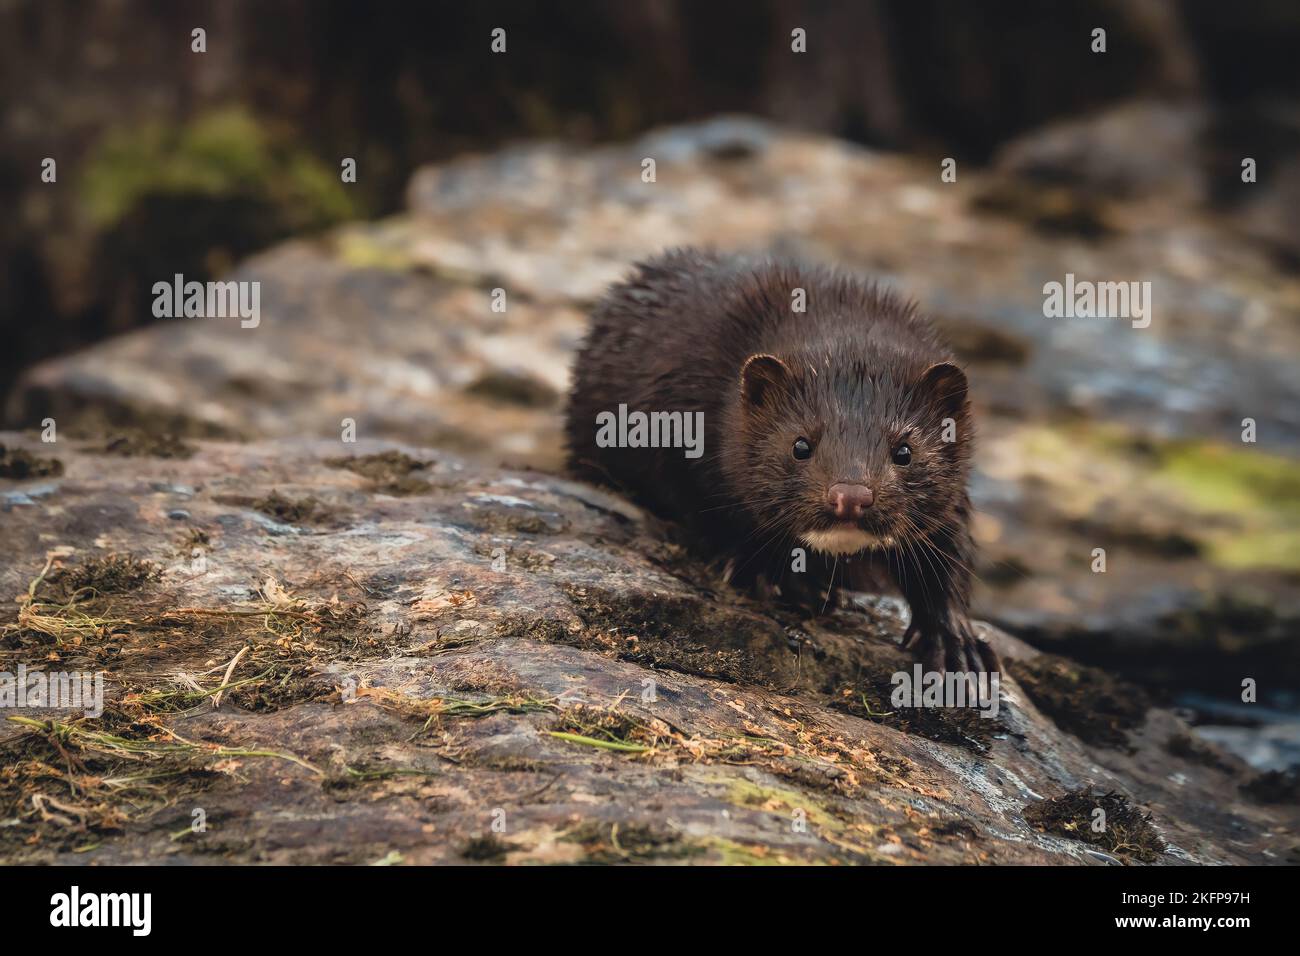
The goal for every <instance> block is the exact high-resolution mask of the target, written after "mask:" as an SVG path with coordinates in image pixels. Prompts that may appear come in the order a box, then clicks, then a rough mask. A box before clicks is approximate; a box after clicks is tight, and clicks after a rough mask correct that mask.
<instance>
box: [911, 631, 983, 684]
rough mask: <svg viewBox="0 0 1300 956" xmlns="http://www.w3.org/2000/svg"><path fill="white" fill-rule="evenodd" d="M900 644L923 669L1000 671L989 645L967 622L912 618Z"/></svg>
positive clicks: (951, 671)
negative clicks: (928, 621)
mask: <svg viewBox="0 0 1300 956" xmlns="http://www.w3.org/2000/svg"><path fill="white" fill-rule="evenodd" d="M903 646H904V647H906V648H908V649H909V650H911V651H912V653H913V654H914V655H915V656H916V659H917V660H919V661H920V662H921V663H922V664H923V665H924V667H925V669H926V670H927V671H938V672H940V673H963V674H970V673H974V674H978V673H981V672H994V671H1001V670H1002V662H1001V661H1000V660H998V654H997V651H995V650H994V649H993V645H992V644H990V643H989V642H988V639H987V638H983V637H980V636H979V635H977V634H976V633H975V629H974V628H973V627H971V625H970V623H969V622H968V621H961V622H959V623H956V624H952V625H941V624H930V625H928V626H927V625H922V624H918V623H917V622H916V621H915V620H914V621H913V622H912V623H911V624H910V625H908V628H907V633H906V634H904V635H903Z"/></svg>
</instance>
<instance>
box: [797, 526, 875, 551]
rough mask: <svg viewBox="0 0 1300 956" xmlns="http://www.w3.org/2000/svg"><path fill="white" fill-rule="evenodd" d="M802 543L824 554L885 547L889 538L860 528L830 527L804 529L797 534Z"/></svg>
mask: <svg viewBox="0 0 1300 956" xmlns="http://www.w3.org/2000/svg"><path fill="white" fill-rule="evenodd" d="M799 537H800V538H802V539H803V542H804V544H806V545H808V547H810V548H812V549H813V550H815V551H821V552H823V553H825V554H835V555H843V554H856V553H857V552H859V551H865V550H867V549H868V548H879V547H885V546H887V545H888V544H890V539H889V538H879V537H877V536H876V535H874V534H871V533H869V532H866V531H863V530H862V529H861V528H831V529H830V530H829V531H805V532H804V533H803V534H801V535H799Z"/></svg>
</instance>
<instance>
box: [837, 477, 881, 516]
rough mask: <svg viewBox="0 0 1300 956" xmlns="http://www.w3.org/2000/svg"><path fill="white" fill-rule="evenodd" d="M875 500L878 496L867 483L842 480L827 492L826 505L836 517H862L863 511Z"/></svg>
mask: <svg viewBox="0 0 1300 956" xmlns="http://www.w3.org/2000/svg"><path fill="white" fill-rule="evenodd" d="M875 500H876V496H875V495H873V494H872V493H871V489H870V488H868V487H867V486H866V485H850V484H846V483H845V482H842V481H841V482H838V483H837V484H834V485H831V487H830V490H829V491H827V492H826V507H828V508H829V509H830V510H831V511H832V512H834V514H835V517H837V518H842V519H845V520H848V519H852V518H861V517H862V512H864V511H866V510H867V509H868V508H870V507H871V503H872V502H873V501H875Z"/></svg>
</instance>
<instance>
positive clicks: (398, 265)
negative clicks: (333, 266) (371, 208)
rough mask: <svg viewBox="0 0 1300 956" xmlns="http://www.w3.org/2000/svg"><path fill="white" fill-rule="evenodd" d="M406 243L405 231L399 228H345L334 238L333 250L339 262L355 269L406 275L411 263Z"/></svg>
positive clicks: (411, 265)
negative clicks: (379, 270)
mask: <svg viewBox="0 0 1300 956" xmlns="http://www.w3.org/2000/svg"><path fill="white" fill-rule="evenodd" d="M406 239H407V236H406V230H403V229H400V228H395V229H388V230H382V231H381V230H380V229H378V228H376V227H371V226H358V227H349V228H347V229H344V230H341V231H340V232H339V233H338V235H336V236H335V237H334V249H335V252H336V253H337V255H338V257H339V259H341V260H342V261H343V262H345V263H347V264H348V265H350V266H354V267H356V268H358V269H385V270H388V271H392V272H407V271H409V270H410V269H411V268H412V267H413V266H414V262H413V260H412V259H411V255H410V252H409V251H408V249H407V247H406V245H405V242H406Z"/></svg>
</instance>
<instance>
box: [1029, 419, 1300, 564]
mask: <svg viewBox="0 0 1300 956" xmlns="http://www.w3.org/2000/svg"><path fill="white" fill-rule="evenodd" d="M1020 447H1021V449H1022V453H1023V454H1024V456H1025V459H1026V460H1037V461H1050V462H1054V463H1056V464H1055V467H1054V469H1053V472H1052V474H1051V475H1050V477H1049V480H1050V481H1051V482H1052V484H1053V485H1061V486H1063V487H1064V488H1065V490H1067V491H1069V492H1070V494H1069V496H1068V497H1069V498H1070V500H1073V501H1074V502H1075V503H1076V505H1077V507H1078V508H1079V509H1080V510H1081V511H1082V512H1084V513H1086V512H1088V511H1089V510H1090V509H1091V507H1092V506H1093V504H1095V503H1096V502H1097V501H1098V500H1100V499H1101V498H1102V497H1104V496H1105V495H1106V494H1110V493H1113V492H1115V491H1116V490H1117V489H1120V488H1126V489H1129V490H1130V492H1131V493H1132V494H1136V495H1138V496H1139V499H1140V500H1141V499H1151V500H1156V501H1163V502H1169V503H1174V504H1176V505H1178V506H1180V507H1181V508H1183V509H1184V510H1186V511H1187V512H1188V513H1189V514H1190V515H1191V516H1193V517H1194V518H1198V519H1199V518H1204V519H1205V520H1203V521H1194V522H1188V524H1187V526H1186V528H1185V531H1186V533H1187V534H1189V535H1191V536H1192V538H1193V539H1194V540H1195V541H1196V542H1198V543H1199V544H1200V545H1201V548H1200V551H1201V553H1203V554H1204V556H1205V558H1206V559H1207V560H1208V561H1209V563H1211V564H1214V565H1217V566H1219V567H1225V568H1234V569H1251V568H1256V569H1263V568H1272V569H1278V570H1300V461H1296V460H1295V459H1292V458H1287V457H1285V456H1282V455H1276V454H1273V453H1270V452H1267V451H1263V450H1260V449H1259V448H1258V446H1255V445H1245V444H1242V445H1234V444H1230V443H1226V442H1211V441H1192V440H1177V441H1162V440H1157V439H1151V438H1147V437H1143V436H1139V435H1137V434H1135V433H1133V432H1131V431H1128V430H1126V429H1124V428H1122V427H1119V426H1116V425H1106V424H1083V425H1070V426H1064V427H1057V428H1029V429H1026V430H1025V431H1024V432H1023V434H1022V435H1021V441H1020ZM1102 462H1104V463H1105V465H1106V469H1107V472H1108V473H1109V475H1108V478H1107V481H1106V483H1105V484H1104V485H1103V484H1100V483H1098V482H1096V481H1095V480H1092V481H1090V480H1076V479H1075V478H1074V477H1073V476H1075V475H1094V476H1095V474H1096V470H1095V469H1096V466H1097V465H1098V464H1099V463H1102Z"/></svg>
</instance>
